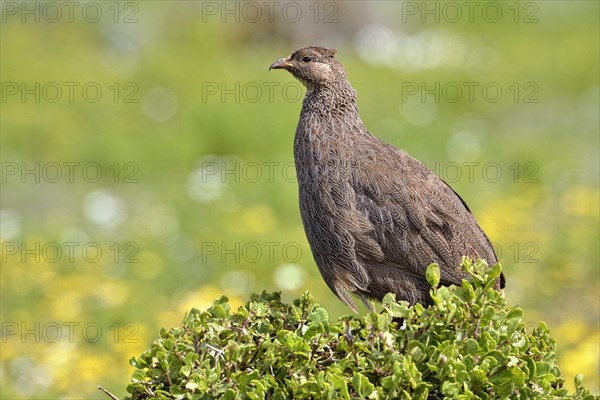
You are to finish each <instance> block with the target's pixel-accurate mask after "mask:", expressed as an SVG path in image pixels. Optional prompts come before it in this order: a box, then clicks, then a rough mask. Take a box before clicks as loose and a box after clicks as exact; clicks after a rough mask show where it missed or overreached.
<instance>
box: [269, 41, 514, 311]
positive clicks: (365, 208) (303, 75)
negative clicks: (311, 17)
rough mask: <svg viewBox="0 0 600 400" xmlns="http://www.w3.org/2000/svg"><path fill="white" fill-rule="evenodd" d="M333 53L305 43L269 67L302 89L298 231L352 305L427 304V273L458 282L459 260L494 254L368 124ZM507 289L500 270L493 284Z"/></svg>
mask: <svg viewBox="0 0 600 400" xmlns="http://www.w3.org/2000/svg"><path fill="white" fill-rule="evenodd" d="M335 52H336V50H334V49H326V48H323V47H315V46H309V47H303V48H301V49H298V50H296V51H295V52H294V53H293V54H292V55H290V56H289V57H287V58H282V59H279V60H277V61H275V62H274V63H273V64H271V66H270V68H269V70H271V69H285V70H288V71H289V72H290V73H291V74H292V75H293V76H294V77H295V78H297V79H298V80H299V81H300V82H302V83H303V84H304V86H306V97H305V98H304V102H303V104H302V112H301V113H300V121H299V123H298V127H297V129H296V137H295V140H294V158H295V162H296V173H297V176H298V185H299V191H300V214H301V215H302V222H303V224H304V230H305V232H306V236H307V238H308V242H309V244H310V248H311V250H312V253H313V256H314V258H315V261H316V263H317V266H318V267H319V270H320V272H321V275H322V276H323V279H325V282H326V283H327V285H328V286H329V288H330V289H331V290H332V291H333V292H334V293H335V294H336V295H337V296H338V297H339V298H340V299H341V300H342V301H343V302H344V303H346V304H347V305H348V306H349V307H351V308H352V309H353V310H354V311H356V310H357V308H356V305H355V303H354V301H353V300H352V297H351V295H350V294H351V293H354V294H356V295H358V296H359V297H360V298H361V299H362V300H363V302H364V303H365V304H366V305H367V307H369V303H368V300H369V299H377V300H381V299H382V298H383V296H384V295H385V294H387V293H389V292H391V293H395V295H396V299H397V300H407V301H408V302H409V303H411V304H414V303H422V304H430V303H431V298H430V296H429V289H430V288H429V285H428V283H427V281H426V279H425V270H426V268H427V266H428V265H429V264H431V263H433V262H435V263H438V264H439V266H440V275H441V282H440V283H441V284H443V285H451V284H455V285H460V283H461V280H462V278H463V277H464V273H463V272H462V271H461V269H460V268H459V264H460V262H461V259H462V256H468V257H470V258H473V259H476V258H481V259H484V260H486V261H487V262H488V264H489V265H493V264H496V263H497V262H498V259H497V257H496V254H495V252H494V249H493V247H492V245H491V243H490V240H489V239H488V237H487V236H486V234H485V233H484V232H483V230H482V229H481V228H480V227H479V225H478V224H477V222H476V221H475V218H474V217H473V215H472V214H471V211H470V210H469V207H468V206H467V204H466V203H465V202H464V200H463V199H461V198H460V196H459V195H458V194H457V193H456V192H455V191H454V190H452V188H451V187H450V186H449V185H448V184H447V183H446V182H444V181H443V180H442V179H440V178H439V177H438V176H437V175H435V173H433V172H432V171H431V170H429V169H428V168H427V167H426V166H425V165H424V164H423V163H421V162H419V161H417V160H415V159H414V158H412V157H410V156H409V155H408V154H406V153H405V152H403V151H401V150H398V149H396V148H395V147H393V146H391V145H389V144H386V143H384V142H382V141H381V140H379V139H377V138H376V137H375V136H373V135H371V133H370V132H369V131H368V130H367V128H365V126H364V124H363V122H362V120H361V118H360V116H359V113H358V107H357V105H356V92H355V91H354V89H353V88H352V86H351V85H350V83H349V82H348V79H347V77H346V72H345V71H344V68H343V67H342V65H341V64H340V63H339V62H338V61H337V60H336V59H335V58H334V55H335ZM499 287H504V276H500V278H499V279H498V281H497V282H496V288H499Z"/></svg>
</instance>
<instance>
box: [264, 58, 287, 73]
mask: <svg viewBox="0 0 600 400" xmlns="http://www.w3.org/2000/svg"><path fill="white" fill-rule="evenodd" d="M291 66H292V64H290V59H289V57H286V58H280V59H279V60H277V61H275V62H274V63H273V64H271V66H270V67H269V71H270V70H272V69H289V68H290V67H291Z"/></svg>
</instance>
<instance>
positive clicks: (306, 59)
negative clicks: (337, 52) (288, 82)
mask: <svg viewBox="0 0 600 400" xmlns="http://www.w3.org/2000/svg"><path fill="white" fill-rule="evenodd" d="M302 61H304V62H311V61H312V57H304V58H303V59H302Z"/></svg>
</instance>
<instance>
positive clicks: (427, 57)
mask: <svg viewBox="0 0 600 400" xmlns="http://www.w3.org/2000/svg"><path fill="white" fill-rule="evenodd" d="M598 38H599V3H598V2H595V1H593V2H592V1H580V2H578V1H568V2H567V1H552V2H550V1H543V2H519V3H517V2H481V3H474V2H466V3H463V2H449V3H444V2H384V1H380V2H372V3H367V2H319V3H317V2H266V3H260V2H258V3H257V2H253V3H247V2H245V3H243V2H199V1H177V2H167V1H148V2H128V1H123V2H112V1H110V2H108V1H107V2H71V3H68V4H65V3H63V2H25V3H22V2H6V1H5V2H2V26H1V61H0V62H1V75H2V77H1V80H2V103H1V106H2V110H1V117H2V122H1V134H2V136H1V157H2V197H1V200H2V204H1V214H0V217H1V223H2V266H1V300H2V304H1V305H2V310H1V312H2V314H1V317H2V343H1V358H0V362H1V379H2V382H1V387H2V389H1V397H2V398H5V399H9V398H11V399H12V398H22V399H25V398H32V399H50V398H52V399H54V398H64V399H79V398H105V397H104V395H103V394H102V393H100V392H98V391H97V390H96V385H98V384H101V385H103V386H104V387H105V388H107V389H109V390H111V391H113V392H114V393H115V394H116V395H118V396H123V395H124V393H125V386H126V384H127V383H128V381H129V378H130V374H131V372H132V367H130V366H129V364H128V360H129V358H130V357H132V356H136V355H138V354H139V353H141V352H142V351H143V350H145V349H147V348H148V347H149V345H150V343H151V341H152V340H153V338H155V337H156V336H157V335H158V331H159V329H160V328H161V327H163V326H166V327H171V326H177V325H178V324H179V322H180V320H181V318H182V316H183V313H184V312H185V311H186V310H187V309H189V308H191V307H197V308H204V307H206V306H207V305H209V304H210V303H211V302H212V300H214V299H216V298H218V297H219V296H220V295H221V294H226V295H227V296H228V297H229V298H230V299H232V300H233V301H234V302H235V303H237V304H241V303H242V302H244V301H245V300H246V299H247V298H248V296H249V294H250V293H252V292H260V291H262V290H263V289H265V290H268V291H274V290H281V291H282V292H283V296H284V298H285V299H287V300H290V299H292V298H294V297H296V296H298V295H299V294H301V293H302V292H303V291H305V290H311V291H312V292H313V293H314V295H315V298H316V299H317V300H318V301H319V302H320V303H321V304H322V305H324V306H325V307H327V308H328V309H329V310H332V314H333V315H332V317H333V318H336V317H337V316H339V315H341V314H342V313H347V312H349V310H348V309H347V308H345V307H344V306H343V305H342V303H341V302H340V301H338V300H337V299H336V298H335V297H334V295H333V294H331V292H330V291H329V289H328V288H327V287H326V286H325V284H324V283H323V281H322V279H321V277H320V275H319V273H318V271H317V268H316V266H315V264H314V261H313V259H312V256H311V254H310V249H309V247H308V244H307V242H306V239H305V236H304V232H303V228H302V225H301V221H300V215H299V212H298V200H297V197H298V194H297V186H296V182H295V171H294V169H293V164H292V163H293V150H292V146H293V137H294V132H295V127H296V124H297V120H298V114H299V112H300V107H301V103H302V97H303V89H302V88H301V86H300V84H299V83H298V82H296V81H294V80H293V78H292V77H291V76H290V75H289V74H288V73H285V72H282V71H271V72H268V71H267V68H268V66H269V65H270V64H271V62H273V61H274V60H276V59H278V58H280V57H283V56H286V55H288V54H289V53H290V52H291V51H293V50H294V49H296V48H298V47H301V46H303V45H308V44H320V45H324V46H327V47H335V48H337V49H338V58H339V59H340V60H341V62H342V63H343V64H344V66H345V67H346V69H347V72H348V76H349V78H350V80H351V82H352V84H353V86H354V87H355V89H356V90H357V92H358V102H359V107H360V110H361V115H362V118H363V120H364V122H365V124H366V126H367V127H368V128H369V129H370V130H371V132H373V133H374V134H375V135H377V136H378V137H380V138H382V139H383V140H385V141H387V142H389V143H392V144H394V145H396V146H398V147H400V148H404V149H406V150H407V151H408V152H409V153H410V154H411V155H412V156H414V157H416V158H417V159H420V160H422V161H424V162H425V163H426V164H427V165H428V166H430V168H432V169H434V170H435V171H436V172H438V173H439V174H440V175H442V177H444V178H445V179H446V180H448V181H449V183H451V185H452V186H453V187H454V188H455V189H456V191H457V192H459V193H460V194H461V195H462V197H463V198H464V199H465V200H466V201H467V203H468V204H469V205H470V207H471V209H472V211H473V212H474V214H475V216H476V218H477V219H478V221H479V222H480V224H481V225H482V227H483V228H484V230H485V231H486V232H487V233H488V235H489V237H490V238H491V240H492V241H493V242H494V243H495V245H496V247H497V249H498V251H499V253H500V257H501V262H502V264H503V266H504V269H505V273H506V276H507V281H508V282H507V288H506V297H507V298H508V300H509V303H510V304H513V305H519V306H520V307H523V308H524V309H525V316H526V318H527V319H528V320H529V321H531V322H532V323H536V322H538V321H540V320H544V321H546V322H547V323H548V324H549V326H550V327H551V329H552V332H553V335H554V336H555V337H556V339H557V341H558V357H559V365H560V366H561V368H562V369H563V372H564V373H565V374H566V376H567V378H568V380H569V384H570V385H571V386H572V378H573V377H574V375H575V374H576V373H584V374H585V376H586V385H587V386H589V387H590V388H591V389H592V390H594V391H595V392H596V393H598V391H599V388H600V382H599V375H600V370H599V358H600V351H599V342H600V329H599V312H600V310H599V293H598V285H599V268H598V266H599V251H598V250H599V246H598V243H599V237H598V236H599V210H598V208H599V190H598V181H599V165H598V158H599V155H598V149H599V142H598V141H599V86H598V85H599V82H598V81H599V78H598V73H599V70H598V59H599V43H598V40H599V39H598ZM362 312H365V311H364V309H363V310H362Z"/></svg>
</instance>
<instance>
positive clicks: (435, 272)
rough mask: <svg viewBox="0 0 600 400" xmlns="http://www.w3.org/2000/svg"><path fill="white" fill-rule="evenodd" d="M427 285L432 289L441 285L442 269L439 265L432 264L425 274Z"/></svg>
mask: <svg viewBox="0 0 600 400" xmlns="http://www.w3.org/2000/svg"><path fill="white" fill-rule="evenodd" d="M425 278H426V279H427V283H429V286H431V287H437V286H438V285H439V284H440V267H439V266H438V265H437V264H430V265H429V266H428V267H427V271H426V272H425Z"/></svg>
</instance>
